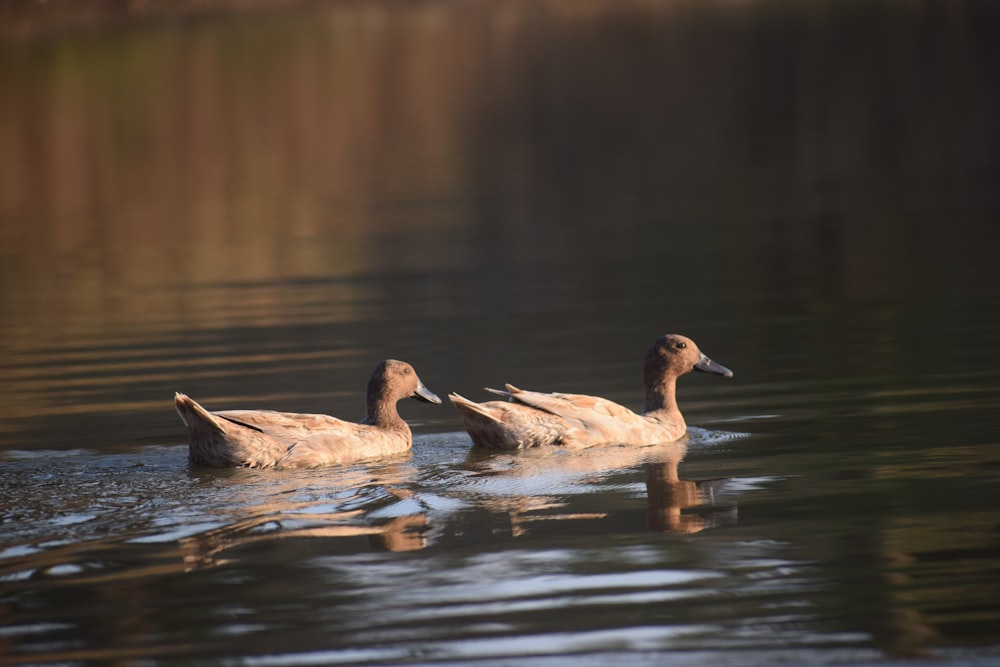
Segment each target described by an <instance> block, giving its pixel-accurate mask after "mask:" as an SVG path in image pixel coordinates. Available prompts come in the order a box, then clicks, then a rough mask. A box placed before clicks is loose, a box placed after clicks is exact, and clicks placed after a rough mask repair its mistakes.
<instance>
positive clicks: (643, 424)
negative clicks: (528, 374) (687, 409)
mask: <svg viewBox="0 0 1000 667" xmlns="http://www.w3.org/2000/svg"><path fill="white" fill-rule="evenodd" d="M695 370H696V371H702V372H705V373H711V374H714V375H721V376H723V377H727V378H731V377H733V372H732V371H731V370H729V369H728V368H726V367H725V366H722V365H721V364H718V363H716V362H714V361H712V360H711V359H709V358H708V357H707V356H705V354H704V353H702V352H701V350H699V349H698V346H697V345H696V344H695V342H694V341H693V340H691V339H690V338H688V337H687V336H682V335H680V334H664V335H662V336H660V337H658V338H657V339H656V340H654V341H653V344H652V345H650V347H649V350H648V351H647V352H646V356H645V358H644V360H643V364H642V378H643V385H644V387H645V397H646V402H645V405H644V407H643V410H642V412H641V413H639V414H636V413H635V412H633V411H632V410H629V409H628V408H626V407H624V406H622V405H619V404H618V403H615V402H614V401H609V400H608V399H606V398H601V397H599V396H587V395H583V394H564V393H544V392H537V391H526V390H524V389H519V388H517V387H515V386H513V385H511V384H507V385H505V387H506V389H491V388H489V387H487V388H486V391H489V392H491V393H493V394H497V395H500V396H503V397H504V398H505V399H506V400H503V401H490V402H486V403H476V402H474V401H471V400H469V399H467V398H465V397H463V396H461V395H460V394H457V393H451V394H449V395H448V398H449V400H450V401H451V402H452V404H453V405H454V406H455V408H456V409H457V410H458V412H459V413H460V414H461V416H462V421H463V422H464V425H465V430H466V431H467V432H468V433H469V435H470V436H471V437H472V441H473V444H474V445H476V446H478V447H482V448H486V449H495V450H519V449H529V448H534V447H544V446H553V447H563V448H567V449H583V448H586V447H593V446H596V445H610V444H618V445H633V446H649V445H658V444H665V443H669V442H676V441H678V440H681V439H682V438H684V437H685V435H686V434H687V424H686V423H685V422H684V416H683V415H682V414H681V411H680V409H679V408H678V407H677V378H679V377H680V376H681V375H685V374H686V373H689V372H691V371H695Z"/></svg>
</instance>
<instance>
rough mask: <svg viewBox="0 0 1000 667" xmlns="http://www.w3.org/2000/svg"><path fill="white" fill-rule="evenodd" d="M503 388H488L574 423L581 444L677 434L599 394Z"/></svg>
mask: <svg viewBox="0 0 1000 667" xmlns="http://www.w3.org/2000/svg"><path fill="white" fill-rule="evenodd" d="M506 387H507V390H506V391H498V390H491V391H493V393H497V394H501V395H506V396H508V397H509V398H510V400H512V401H514V402H515V404H517V403H519V404H521V405H526V406H528V407H531V408H534V409H536V410H542V411H544V412H548V413H550V414H553V415H556V416H558V417H561V418H562V419H564V420H565V421H567V422H568V423H570V424H572V425H575V426H578V427H579V428H580V429H581V430H582V431H583V432H584V433H586V435H583V434H581V433H577V434H575V439H576V440H578V441H579V442H581V443H587V444H589V445H594V444H608V443H622V444H654V443H657V442H664V441H666V440H674V439H676V438H677V437H679V436H678V435H673V434H664V433H663V432H662V427H661V426H660V425H659V424H657V423H655V422H653V421H652V420H650V419H649V418H647V417H644V416H642V415H639V414H636V413H635V412H633V411H632V410H629V409H628V408H626V407H625V406H623V405H619V404H618V403H615V402H614V401H609V400H608V399H606V398H601V397H600V396H589V395H586V394H564V393H559V392H551V393H548V392H538V391H526V390H524V389H518V388H517V387H515V386H513V385H509V384H508V385H506Z"/></svg>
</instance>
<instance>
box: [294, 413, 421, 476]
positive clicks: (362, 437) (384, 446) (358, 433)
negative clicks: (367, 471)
mask: <svg viewBox="0 0 1000 667" xmlns="http://www.w3.org/2000/svg"><path fill="white" fill-rule="evenodd" d="M410 443H411V438H410V431H409V429H408V428H407V429H406V430H387V429H384V428H378V427H376V426H371V425H368V424H354V423H352V422H340V424H338V425H336V426H332V427H329V428H323V429H319V428H317V429H313V430H312V431H311V432H310V433H309V434H308V436H307V437H304V438H302V439H301V440H299V441H298V442H296V443H294V444H293V445H292V446H291V448H290V449H289V450H288V452H287V453H286V454H285V456H283V457H282V458H281V460H280V461H278V465H277V467H279V468H315V467H319V466H329V465H343V464H348V463H354V462H357V461H367V460H371V459H380V458H385V457H387V456H392V455H394V454H400V453H403V452H406V451H408V450H409V449H410Z"/></svg>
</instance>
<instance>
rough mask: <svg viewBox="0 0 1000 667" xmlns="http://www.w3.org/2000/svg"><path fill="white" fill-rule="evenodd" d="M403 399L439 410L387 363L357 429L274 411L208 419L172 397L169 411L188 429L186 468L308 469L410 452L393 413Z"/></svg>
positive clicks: (406, 370)
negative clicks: (172, 407)
mask: <svg viewBox="0 0 1000 667" xmlns="http://www.w3.org/2000/svg"><path fill="white" fill-rule="evenodd" d="M403 398H416V399H419V400H422V401H426V402H428V403H441V399H440V398H438V397H437V396H435V395H434V394H433V393H432V392H431V391H430V390H428V389H427V387H425V386H424V384H423V382H421V381H420V378H419V377H417V373H416V371H414V370H413V367H412V366H410V364H408V363H406V362H404V361H396V360H395V359H386V360H385V361H383V362H382V363H380V364H379V365H378V366H376V367H375V370H374V371H372V375H371V378H370V379H369V380H368V395H367V401H366V415H365V418H364V420H362V422H361V423H360V424H356V423H354V422H349V421H344V420H342V419H337V418H335V417H328V416H327V415H312V414H299V413H294V412H274V411H272V410H226V411H224V412H209V411H208V410H206V409H205V408H203V407H202V406H201V405H199V404H198V403H197V402H195V401H194V400H193V399H191V398H189V397H188V396H185V395H184V394H180V393H178V394H175V395H174V403H175V404H176V406H177V413H178V414H179V415H180V416H181V419H182V420H184V423H185V424H186V425H187V428H188V434H189V458H190V460H191V462H192V463H197V464H200V465H209V466H218V467H232V466H246V467H249V468H270V467H275V468H312V467H318V466H328V465H337V464H345V463H353V462H356V461H364V460H369V459H377V458H382V457H385V456H391V455H393V454H399V453H402V452H406V451H408V450H409V449H410V446H411V445H412V442H413V437H412V435H411V433H410V427H409V426H408V425H407V424H406V422H405V421H403V419H402V418H401V417H400V416H399V413H398V412H397V411H396V403H397V402H398V401H399V400H400V399H403Z"/></svg>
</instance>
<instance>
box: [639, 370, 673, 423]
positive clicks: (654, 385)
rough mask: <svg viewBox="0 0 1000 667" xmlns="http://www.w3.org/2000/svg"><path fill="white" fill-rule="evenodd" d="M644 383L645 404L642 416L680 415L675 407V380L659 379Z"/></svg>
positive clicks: (670, 378)
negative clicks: (654, 414)
mask: <svg viewBox="0 0 1000 667" xmlns="http://www.w3.org/2000/svg"><path fill="white" fill-rule="evenodd" d="M649 380H650V378H647V382H646V404H645V406H644V407H643V409H642V414H644V415H648V414H653V413H656V414H664V415H671V416H673V415H680V410H679V409H678V407H677V378H675V377H672V376H669V377H661V378H657V379H656V380H654V381H649Z"/></svg>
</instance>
